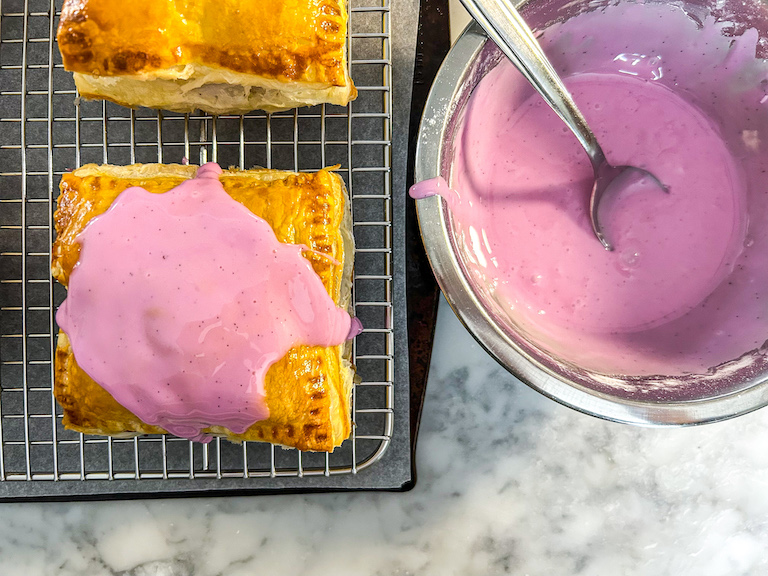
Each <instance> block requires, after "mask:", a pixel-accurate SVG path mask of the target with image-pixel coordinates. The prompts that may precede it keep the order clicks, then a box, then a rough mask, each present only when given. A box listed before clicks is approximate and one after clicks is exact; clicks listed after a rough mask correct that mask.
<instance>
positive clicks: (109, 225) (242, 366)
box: [56, 163, 351, 442]
mask: <svg viewBox="0 0 768 576" xmlns="http://www.w3.org/2000/svg"><path fill="white" fill-rule="evenodd" d="M219 174H221V168H219V166H218V165H216V164H213V163H210V164H206V165H205V166H203V167H201V168H200V170H199V171H198V174H197V176H196V177H195V178H193V179H191V180H187V181H186V182H184V183H182V184H180V185H179V186H177V187H176V188H174V189H173V190H171V191H169V192H166V193H165V194H151V193H149V192H147V191H146V190H144V189H142V188H138V187H133V188H129V189H127V190H125V191H124V192H122V194H121V195H120V196H119V197H118V198H117V200H116V201H115V202H114V203H113V205H112V207H111V208H110V210H108V211H107V212H106V213H104V214H102V215H101V216H99V217H97V218H96V219H94V220H93V221H91V223H90V224H89V225H88V226H87V227H86V228H85V230H83V232H82V233H81V234H80V235H79V236H78V238H77V241H78V242H79V244H80V257H79V261H78V265H77V266H76V267H75V269H74V270H73V273H72V275H71V277H70V283H69V292H68V296H67V299H66V300H65V301H64V303H63V304H62V306H61V307H60V308H59V311H58V313H57V316H56V319H57V321H58V323H59V326H61V328H62V329H63V330H64V331H65V332H66V333H67V334H68V336H69V339H70V342H71V343H72V349H73V351H74V353H75V356H76V357H77V359H78V362H79V364H80V366H82V368H83V369H84V370H85V371H86V372H87V373H88V374H89V375H90V376H91V377H92V378H93V379H94V380H95V381H96V382H98V383H99V384H100V385H101V386H102V387H103V388H105V389H106V390H107V391H108V392H109V393H110V394H111V395H112V396H113V397H114V398H115V399H116V400H117V401H118V402H119V403H120V404H122V405H123V406H125V407H126V408H128V409H129V410H131V411H132V412H133V413H134V414H136V415H137V416H138V417H139V418H141V420H142V421H144V422H146V423H147V424H152V425H156V426H160V427H162V428H164V429H165V430H167V431H168V432H170V433H172V434H175V435H177V436H182V437H185V438H189V439H190V440H196V441H202V442H208V441H210V440H211V436H210V434H204V433H203V432H202V430H203V429H204V428H207V427H208V426H211V425H220V426H226V427H227V428H228V429H230V430H232V431H233V432H235V433H236V434H242V433H243V432H245V431H246V430H247V429H248V428H249V427H250V426H251V425H252V424H253V423H254V422H256V421H258V420H263V419H265V418H266V417H267V416H268V415H269V411H268V409H267V406H266V403H265V398H264V397H265V392H264V375H265V374H266V371H267V369H268V368H269V367H270V366H271V365H272V364H273V363H274V362H275V361H277V360H279V359H280V358H282V357H283V356H284V355H285V354H286V353H287V352H288V350H290V349H291V348H292V347H293V346H295V345H297V344H305V345H309V346H337V345H339V344H341V343H342V342H344V341H345V340H346V338H347V335H348V334H349V332H350V327H351V318H350V316H349V314H348V313H347V312H346V311H345V310H342V309H341V308H338V307H337V306H336V305H335V304H334V302H333V300H332V299H331V298H330V297H329V296H328V293H327V292H326V291H325V288H324V287H323V284H322V282H321V280H320V278H319V276H318V275H317V274H315V272H314V271H313V270H312V267H311V265H310V264H309V262H308V261H307V260H306V259H305V258H303V257H302V255H301V253H302V251H303V250H305V249H306V248H305V247H303V246H297V245H294V244H281V243H280V242H278V240H277V238H276V237H275V233H274V231H273V230H272V228H270V227H269V224H267V223H266V222H265V221H264V220H263V219H261V218H259V217H258V216H256V215H255V214H253V213H252V212H250V211H248V210H247V209H246V208H245V207H244V206H242V205H241V204H238V203H237V202H235V201H234V200H232V198H231V197H229V196H228V195H227V194H226V192H225V191H224V188H223V187H222V186H221V184H220V183H219V181H218V176H219ZM137 223H139V224H138V225H137ZM190 230H197V231H198V233H197V234H190ZM244 270H250V272H249V273H243V271H244Z"/></svg>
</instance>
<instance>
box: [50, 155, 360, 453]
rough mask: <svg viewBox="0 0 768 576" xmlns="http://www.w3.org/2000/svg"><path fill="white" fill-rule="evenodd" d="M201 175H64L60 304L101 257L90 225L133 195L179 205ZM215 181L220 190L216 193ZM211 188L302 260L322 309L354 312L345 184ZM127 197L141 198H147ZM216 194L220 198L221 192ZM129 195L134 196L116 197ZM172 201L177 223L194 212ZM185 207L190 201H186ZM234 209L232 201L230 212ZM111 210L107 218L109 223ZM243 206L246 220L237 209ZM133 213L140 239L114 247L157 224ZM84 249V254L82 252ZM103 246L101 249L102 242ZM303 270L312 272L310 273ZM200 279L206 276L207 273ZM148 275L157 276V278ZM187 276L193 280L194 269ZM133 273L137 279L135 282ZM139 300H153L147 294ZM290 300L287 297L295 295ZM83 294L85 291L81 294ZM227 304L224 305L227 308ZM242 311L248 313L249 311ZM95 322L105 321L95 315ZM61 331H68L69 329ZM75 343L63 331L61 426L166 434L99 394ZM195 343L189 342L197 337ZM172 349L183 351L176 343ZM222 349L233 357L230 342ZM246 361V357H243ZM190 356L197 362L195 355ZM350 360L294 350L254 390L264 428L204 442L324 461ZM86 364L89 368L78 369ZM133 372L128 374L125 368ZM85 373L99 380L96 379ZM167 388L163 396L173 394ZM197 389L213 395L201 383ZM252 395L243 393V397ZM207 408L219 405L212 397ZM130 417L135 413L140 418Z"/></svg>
mask: <svg viewBox="0 0 768 576" xmlns="http://www.w3.org/2000/svg"><path fill="white" fill-rule="evenodd" d="M208 166H210V165H206V167H208ZM213 166H214V167H215V169H216V170H217V171H218V170H219V168H218V167H217V166H215V165H213ZM198 170H199V169H198V168H197V167H195V166H182V165H162V164H145V165H141V164H137V165H133V166H125V167H118V166H97V165H94V164H89V165H86V166H83V167H81V168H79V169H77V170H75V171H74V172H72V173H69V174H65V175H64V177H63V178H62V181H61V184H60V191H61V193H60V196H59V199H58V208H57V210H56V212H55V215H54V219H55V226H56V234H57V237H56V241H55V243H54V245H53V250H52V271H53V275H54V277H55V278H56V279H57V280H58V281H59V282H60V283H61V284H62V285H64V286H65V287H69V288H70V291H69V296H68V299H67V300H70V299H71V298H72V297H73V291H74V289H75V286H76V284H75V283H74V280H79V275H81V274H84V273H85V272H84V265H85V261H86V260H87V259H88V257H89V255H90V254H91V253H92V252H91V251H93V250H95V248H94V246H98V245H97V244H96V243H98V242H99V241H100V240H99V239H100V238H102V237H101V236H89V235H88V234H89V233H90V232H91V231H94V230H97V228H98V225H99V224H100V223H103V222H106V218H107V217H109V216H111V215H112V214H113V213H115V212H116V211H117V210H118V209H123V208H124V205H121V204H120V203H121V202H123V201H124V199H125V198H127V197H128V196H129V195H130V194H131V193H132V192H137V193H139V194H142V195H143V197H145V198H151V199H160V196H155V193H164V192H168V194H163V195H162V197H163V198H166V197H167V198H172V197H173V198H176V196H173V195H174V193H175V192H174V191H179V190H182V189H183V188H184V186H180V185H181V184H182V183H185V182H187V183H188V184H189V183H192V182H198V181H200V178H201V175H200V173H202V172H203V170H202V169H201V170H199V172H198ZM209 172H210V170H209ZM196 173H197V177H196ZM191 178H195V180H194V181H192V180H190V179H191ZM219 182H220V183H221V186H219V184H218V183H219ZM216 186H217V187H218V190H219V194H220V195H221V196H222V197H223V198H224V200H225V202H226V203H227V206H229V208H231V209H233V210H236V211H240V212H242V213H244V214H246V215H247V218H248V219H251V220H258V219H255V218H254V217H253V214H255V215H256V216H258V217H260V218H261V219H263V221H262V220H259V222H260V225H263V226H264V227H265V228H266V230H270V228H271V231H270V237H271V238H273V241H274V242H275V248H278V247H280V248H282V247H285V248H286V249H290V248H293V249H295V250H297V251H298V252H297V258H298V260H299V261H300V262H301V263H303V264H301V265H302V266H303V267H304V268H306V269H307V270H308V271H309V272H308V273H309V274H310V275H312V278H313V281H314V282H316V283H317V285H318V286H319V291H320V293H321V294H322V297H323V298H324V299H327V298H328V297H330V298H329V300H331V301H332V302H331V303H330V305H331V307H332V308H333V309H335V310H338V309H339V308H343V309H346V308H348V307H349V306H350V299H351V272H352V256H353V252H354V246H353V240H352V235H351V218H350V212H349V208H348V201H347V198H346V192H345V190H344V185H343V182H342V180H341V178H340V177H339V176H338V175H337V174H335V173H333V172H331V171H329V170H321V171H320V172H317V173H291V172H280V171H274V170H261V169H257V170H233V169H231V170H225V171H223V173H221V175H220V176H217V177H216ZM133 187H140V188H143V190H140V189H138V188H133ZM177 187H178V188H177ZM222 187H223V191H221V189H222ZM128 188H131V190H128V191H127V192H126V194H122V195H120V194H121V192H123V191H125V190H127V189H128ZM187 190H189V188H188V189H187ZM169 191H170V192H169ZM185 192H186V191H185ZM225 192H226V194H225ZM194 193H195V194H197V193H198V192H197V191H196V190H195V191H194ZM118 195H120V198H118ZM227 195H228V196H227ZM178 198H180V201H178V202H177V204H176V205H175V206H176V208H174V209H178V210H180V211H181V212H185V211H191V210H192V209H191V208H190V206H192V205H193V204H194V202H193V200H192V199H191V198H190V197H189V196H184V195H181V196H178ZM116 199H117V200H116ZM185 199H187V200H186V201H185ZM231 199H234V200H235V201H236V202H231ZM174 201H175V200H174ZM237 203H239V204H237ZM110 207H112V210H110V212H109V213H108V214H105V212H106V211H107V210H108V209H109V208H110ZM243 207H245V209H247V210H244V209H243ZM197 213H199V214H201V216H200V217H201V218H204V219H209V218H210V215H209V214H208V212H205V211H199V210H198V212H197ZM139 214H140V215H139V218H136V220H135V221H136V225H135V226H136V227H138V228H139V229H138V230H135V231H134V232H133V235H125V236H122V235H120V236H119V239H120V240H119V242H123V240H122V239H123V238H125V239H126V240H125V242H129V241H130V239H131V238H133V239H134V241H136V239H137V238H139V239H140V238H141V237H142V236H144V235H145V232H146V230H147V229H146V228H145V227H146V226H147V225H148V223H149V222H153V220H152V218H153V217H154V216H153V215H151V214H149V213H148V212H146V211H145V212H141V213H139ZM100 215H103V218H97V219H95V220H94V218H95V217H97V216H100ZM207 221H208V220H206V222H207ZM133 222H134V220H129V224H130V226H133ZM227 222H229V221H227ZM264 222H266V223H264ZM89 223H91V224H92V225H91V226H88V229H87V230H86V225H87V224H89ZM207 226H208V225H206V226H198V227H197V229H189V230H187V229H182V230H181V232H183V234H184V235H186V234H189V235H190V236H192V237H199V238H202V237H203V236H204V233H203V230H204V229H205V228H207ZM157 230H158V231H159V232H158V234H161V235H166V234H167V232H166V231H165V230H160V229H159V228H158V229H157ZM227 230H229V228H227ZM272 232H274V234H272ZM232 234H233V235H237V234H239V231H237V230H236V229H234V228H233V229H232ZM275 237H276V239H275ZM184 238H185V240H184V243H185V244H186V242H187V240H186V238H187V237H186V236H184ZM237 238H238V240H237V242H240V240H239V239H240V236H237ZM81 242H84V243H83V244H82V245H81ZM104 242H105V244H104V245H106V241H104ZM206 242H207V241H206ZM92 243H93V244H92ZM207 245H208V244H206V246H207ZM292 245H304V246H305V247H306V248H307V249H308V250H307V249H304V251H303V252H302V251H301V250H303V249H300V248H299V247H298V246H292ZM118 246H119V244H118ZM166 248H167V247H164V246H163V245H162V243H161V242H158V243H156V244H152V245H150V246H149V248H148V251H149V252H150V253H152V252H158V253H159V252H160V251H163V250H166ZM111 250H112V249H111ZM166 252H168V250H166ZM271 252H274V253H277V251H276V250H271ZM169 253H170V255H169V256H167V257H168V258H171V259H172V258H173V257H174V256H173V253H172V252H169ZM110 254H113V252H108V253H107V257H108V258H109V255H110ZM250 254H252V252H250V251H248V252H247V254H246V257H247V258H248V260H246V262H247V263H250V262H251V260H250V256H248V255H250ZM196 255H197V252H195V253H194V254H193V256H195V257H196ZM162 258H163V260H165V258H166V254H165V253H163V256H162ZM305 259H306V260H305ZM197 260H199V261H204V263H206V264H207V263H208V262H209V259H206V258H203V257H200V258H197ZM307 261H308V262H309V263H310V265H311V266H308V265H307V264H306V262H307ZM252 262H254V265H253V267H254V269H253V270H245V271H244V272H245V274H252V275H254V274H256V275H257V274H259V273H261V272H262V271H263V269H262V268H261V267H260V266H261V265H259V264H257V263H258V262H262V261H260V260H258V259H256V258H255V256H254V258H253V260H252ZM76 264H79V266H78V268H77V269H75V266H76ZM110 264H111V269H112V274H113V275H120V274H124V273H126V271H127V270H134V271H135V270H136V268H135V267H134V268H131V266H130V265H131V262H127V261H126V260H125V259H124V258H123V257H122V256H119V255H115V257H114V258H113V259H112V262H110ZM179 266H181V264H179ZM223 268H224V267H223V266H222V269H223ZM199 269H200V270H203V269H204V268H199ZM73 270H75V275H74V277H71V275H72V273H73ZM152 270H153V272H154V271H155V270H156V269H152ZM192 270H198V268H193V269H192ZM237 270H239V268H238V269H237ZM312 270H314V273H313V272H312ZM315 273H316V275H315ZM130 274H131V276H133V272H130ZM142 274H143V272H142ZM184 274H186V276H184V275H182V276H181V277H180V278H177V279H178V280H179V282H180V287H182V288H185V287H186V286H187V285H188V284H189V285H192V286H193V287H194V290H197V291H203V292H204V291H205V290H209V289H210V286H212V284H211V283H210V282H209V281H208V280H209V279H208V277H198V276H201V275H202V274H198V273H196V272H192V273H190V272H189V271H187V272H185V273H184ZM238 274H239V273H238ZM146 276H147V279H142V280H141V283H140V284H139V286H141V287H142V290H144V289H145V287H148V286H150V280H149V274H148V273H147V275H146ZM190 276H192V277H190ZM71 281H72V283H71ZM70 283H71V285H70ZM146 290H147V291H150V290H149V288H146ZM291 290H293V286H292V285H291ZM90 291H91V290H90V289H89V290H88V292H90ZM299 291H301V289H299ZM326 292H327V294H326ZM135 293H136V292H130V293H129V296H131V297H132V295H133V294H135ZM139 296H141V297H142V298H143V297H145V296H146V295H145V294H136V297H137V298H138V297H139ZM257 297H258V295H256V296H254V303H255V302H256V298H257ZM249 298H250V296H249ZM264 298H267V296H264ZM225 302H226V303H228V302H230V300H226V301H225ZM248 302H249V303H250V300H248ZM270 303H271V301H270ZM66 304H67V301H65V303H64V304H63V305H62V307H61V308H60V310H59V312H61V311H62V309H63V308H65V306H66ZM227 305H229V304H227ZM248 305H250V304H248ZM270 305H271V304H270ZM158 306H159V308H158V309H157V310H156V311H155V312H151V314H152V315H153V317H148V319H147V320H146V322H145V321H144V320H142V322H144V323H143V324H140V326H141V327H142V328H141V330H143V331H146V332H149V331H150V328H151V327H152V326H153V322H155V324H154V325H156V323H157V322H160V323H162V322H165V320H163V318H165V317H167V316H163V315H164V314H167V310H165V309H164V307H163V306H161V305H158ZM166 307H167V306H166ZM123 310H124V308H120V309H119V311H120V312H122V311H123ZM90 311H91V309H87V310H86V313H85V314H82V312H81V313H80V314H81V317H82V316H88V314H89V312H90ZM339 312H340V313H341V314H343V315H344V317H345V318H346V319H347V322H349V317H348V315H347V314H346V312H343V310H339ZM298 314H304V315H306V314H307V313H306V311H304V312H301V311H299V312H298ZM94 316H98V317H99V318H102V316H100V315H98V314H95V315H94ZM242 316H243V315H242V314H238V315H237V316H236V317H235V322H241V320H239V318H242ZM134 321H135V318H126V319H125V323H124V324H123V323H120V322H118V323H114V324H110V325H111V326H113V328H111V330H112V332H113V333H114V334H115V339H117V338H118V337H119V339H120V340H123V337H126V338H128V337H129V334H130V328H131V326H132V324H131V322H134ZM281 322H282V320H281ZM62 325H63V326H67V324H65V323H62ZM236 325H237V324H236ZM348 327H349V326H348V325H347V326H345V327H343V329H344V334H345V336H342V337H341V338H340V339H339V340H338V341H344V339H345V338H346V337H347V336H346V333H347V328H348ZM205 332H207V329H206V330H205ZM174 334H176V333H174ZM76 335H77V334H76V333H75V332H71V333H70V334H69V335H68V334H67V333H65V332H64V331H60V332H59V337H58V343H57V348H56V354H55V378H54V394H55V396H56V399H57V401H58V402H59V404H60V405H61V406H62V408H63V411H64V417H63V423H64V426H65V427H67V428H69V429H72V430H76V431H79V432H84V433H87V434H102V435H111V436H131V435H137V434H155V433H164V432H165V431H166V430H165V429H164V428H161V427H159V426H157V425H151V424H147V423H146V422H145V421H142V419H141V418H139V417H138V416H137V415H136V414H135V413H134V412H131V411H130V410H129V409H127V408H126V407H125V406H124V405H123V404H121V403H119V402H118V401H117V400H116V399H115V397H114V396H113V395H112V394H110V393H109V392H108V391H107V389H105V388H109V386H107V385H106V384H105V386H104V387H102V386H101V385H99V384H98V383H97V382H96V381H95V380H94V379H93V378H91V376H90V375H89V374H88V373H86V371H85V370H84V369H83V368H82V367H81V366H80V365H79V364H78V359H77V357H76V355H75V351H73V349H74V350H77V351H78V352H77V354H80V352H81V351H82V350H83V348H79V347H78V345H77V342H78V341H77V338H76V337H74V336H76ZM225 336H226V335H225ZM217 337H218V336H217ZM200 338H202V336H201V337H200ZM195 339H196V340H197V333H196V335H195ZM178 340H179V341H181V337H179V339H178ZM80 342H82V340H80ZM148 342H149V343H150V345H152V346H154V348H152V346H150V347H149V348H147V350H146V353H143V354H144V356H149V355H150V354H151V355H152V356H155V352H158V353H160V352H162V351H163V350H162V349H163V347H168V346H169V344H168V342H169V341H160V340H158V341H157V342H158V343H157V344H156V345H154V344H153V343H154V342H155V340H153V339H152V338H150V339H149V340H148ZM175 342H176V340H171V341H170V345H171V346H172V347H173V346H174V345H175ZM227 342H229V341H227ZM233 342H234V341H233ZM73 344H74V346H73ZM227 346H229V344H228V343H227ZM248 353H249V354H250V352H248ZM144 356H141V357H140V358H139V359H140V362H136V361H134V360H130V358H131V357H130V356H126V359H124V358H121V357H120V356H119V355H118V356H117V361H116V362H117V363H118V364H120V363H123V364H126V363H127V365H123V366H119V369H120V370H123V372H122V374H126V375H128V376H130V375H131V373H132V372H133V371H136V370H138V366H137V364H143V358H144ZM197 356H203V355H202V354H198V355H197ZM350 356H351V344H350V342H349V341H348V340H347V341H346V342H344V343H342V344H339V345H332V346H305V345H296V346H293V347H292V348H290V350H288V352H287V353H286V354H285V355H284V356H282V357H281V358H280V359H279V360H277V361H275V362H274V363H273V364H271V365H270V366H269V367H268V369H266V368H265V370H266V374H265V376H264V377H263V381H262V385H263V387H262V390H263V398H264V402H265V404H266V408H267V409H268V415H267V417H266V418H265V419H262V420H259V421H256V422H255V423H253V424H252V425H250V423H249V425H248V426H247V429H246V427H244V428H243V430H242V431H241V432H240V433H235V432H233V431H232V430H231V429H228V428H227V427H225V426H222V425H218V424H217V423H216V422H210V425H209V426H208V427H207V428H205V430H203V432H205V434H209V435H214V436H224V437H227V438H229V439H230V440H233V441H241V440H255V441H267V442H272V443H276V444H281V445H285V446H291V447H296V448H299V449H302V450H316V451H329V452H330V451H332V450H333V449H334V447H336V446H338V445H340V444H341V443H342V442H343V440H344V439H346V438H347V437H348V435H349V433H350V426H351V424H350V420H351V418H350V394H351V389H352V385H353V378H354V371H353V368H352V365H351V363H350ZM85 357H86V356H83V357H82V358H85ZM198 360H200V361H209V360H212V361H213V364H212V365H216V364H218V363H219V361H220V360H221V359H219V358H212V359H211V358H209V359H205V358H203V359H196V358H192V357H190V358H189V362H190V364H191V363H192V362H193V361H195V362H197V361H198ZM82 361H83V362H85V360H82ZM105 362H106V360H105ZM131 362H134V363H133V364H131ZM184 362H186V360H184ZM86 365H89V364H86ZM222 365H223V364H222ZM219 368H220V366H217V367H216V368H215V369H214V370H213V372H212V373H213V374H215V373H216V372H217V371H218V370H219ZM93 373H94V374H97V372H93ZM254 373H255V372H254ZM102 382H103V381H102ZM161 384H163V385H165V381H161ZM168 385H169V386H170V384H168ZM202 385H205V386H208V385H211V384H210V383H209V382H207V381H206V382H203V383H202ZM159 393H160V391H159V390H158V394H159ZM248 393H249V394H250V386H249V388H248ZM115 396H117V394H115ZM212 397H213V398H215V396H212ZM219 398H220V397H219ZM135 411H136V412H138V410H135ZM150 421H152V420H150ZM232 428H234V427H232ZM186 437H190V436H186Z"/></svg>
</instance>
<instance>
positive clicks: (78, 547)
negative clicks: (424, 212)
mask: <svg viewBox="0 0 768 576" xmlns="http://www.w3.org/2000/svg"><path fill="white" fill-rule="evenodd" d="M424 410H425V412H424V418H423V425H422V430H421V435H420V440H419V447H418V454H417V463H418V472H419V479H418V484H417V486H416V488H415V489H414V490H413V491H411V492H409V493H405V494H389V493H385V494H378V493H360V494H320V495H307V496H299V495H293V496H277V497H271V496H268V497H252V498H242V497H240V498H226V499H225V498H221V499H192V500H161V501H135V502H107V503H78V504H6V505H2V506H0V518H1V519H2V522H0V574H2V575H3V576H6V575H8V576H16V575H23V576H29V575H34V576H38V575H39V576H47V575H61V576H70V575H78V576H80V575H88V576H101V575H125V576H128V575H130V576H181V575H184V576H186V575H195V576H209V575H218V574H221V575H235V576H237V575H243V576H245V575H255V574H309V575H326V574H334V575H336V576H346V575H356V576H357V575H395V574H397V575H409V574H413V575H417V574H418V575H422V574H426V575H432V574H435V575H451V574H457V575H459V574H461V575H474V574H477V575H493V574H516V575H524V574H530V575H534V574H536V575H538V574H547V575H555V574H564V575H570V574H583V575H589V576H593V575H599V576H601V575H606V576H616V575H625V574H627V575H629V574H631V575H636V574H637V575H653V576H658V575H666V574H674V575H687V574H695V575H712V576H717V575H727V576H734V575H742V574H743V575H754V574H765V573H767V572H768V554H766V543H768V450H766V448H765V447H766V446H768V410H762V411H758V412H756V413H754V414H750V415H747V416H743V417H741V418H738V419H736V420H732V421H730V422H725V423H720V424H712V425H707V426H702V427H698V428H688V429H670V430H667V429H647V428H634V427H628V426H624V425H619V424H612V423H608V422H603V421H600V420H597V419H594V418H592V417H589V416H584V415H582V414H579V413H576V412H574V411H572V410H570V409H567V408H564V407H562V406H559V405H558V404H556V403H554V402H552V401H550V400H548V399H546V398H543V397H541V396H540V395H538V394H537V393H535V392H533V391H532V390H530V389H528V388H527V387H526V386H524V385H522V384H520V383H519V382H517V381H516V380H515V379H514V378H513V377H512V376H510V375H509V374H507V373H506V372H505V371H504V370H502V369H501V368H499V367H498V366H497V365H496V364H495V363H494V362H493V361H492V360H491V359H490V358H489V357H488V356H486V354H485V353H484V352H483V351H482V350H481V349H480V348H479V347H478V346H477V345H476V344H475V343H474V341H473V340H472V339H471V338H470V337H469V335H467V333H466V332H465V331H464V329H463V328H462V327H461V326H460V325H459V323H458V322H457V321H456V320H455V318H454V317H453V315H452V313H451V312H450V310H449V309H448V307H447V306H445V305H444V304H443V305H442V306H441V313H440V320H439V327H438V334H437V340H436V343H435V355H434V361H433V366H432V371H431V376H430V382H429V389H428V396H427V400H426V404H425V407H424Z"/></svg>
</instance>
